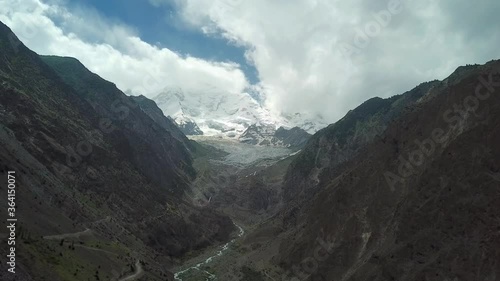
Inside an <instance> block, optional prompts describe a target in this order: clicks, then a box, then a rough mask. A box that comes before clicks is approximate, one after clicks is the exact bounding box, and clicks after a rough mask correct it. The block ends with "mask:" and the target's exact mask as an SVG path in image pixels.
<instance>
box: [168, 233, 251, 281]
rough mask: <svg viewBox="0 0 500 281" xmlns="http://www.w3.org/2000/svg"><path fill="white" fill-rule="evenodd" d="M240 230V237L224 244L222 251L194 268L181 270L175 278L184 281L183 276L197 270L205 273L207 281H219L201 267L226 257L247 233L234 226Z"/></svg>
mask: <svg viewBox="0 0 500 281" xmlns="http://www.w3.org/2000/svg"><path fill="white" fill-rule="evenodd" d="M234 225H235V226H236V227H237V228H238V229H239V233H238V237H237V238H234V239H232V240H231V241H229V242H227V243H226V244H224V245H223V246H222V247H221V249H220V250H219V251H217V252H216V254H214V255H212V256H210V257H208V258H207V259H206V260H204V261H202V262H200V263H198V264H196V265H194V266H191V267H188V268H186V269H184V270H181V271H179V272H177V273H175V274H174V278H175V280H178V281H183V279H182V278H181V276H182V275H184V274H186V273H188V272H189V271H191V270H197V271H202V272H203V273H205V274H206V275H207V277H206V279H205V280H206V281H213V280H217V276H215V275H214V274H212V273H210V272H208V271H206V270H202V269H201V267H202V266H203V265H207V264H209V263H211V262H213V261H214V259H216V258H217V257H220V256H222V255H224V253H225V252H226V251H227V250H228V249H229V246H231V244H233V243H234V242H235V241H236V239H238V238H241V237H242V236H243V235H244V234H245V231H244V230H243V228H242V227H241V226H239V225H237V224H234Z"/></svg>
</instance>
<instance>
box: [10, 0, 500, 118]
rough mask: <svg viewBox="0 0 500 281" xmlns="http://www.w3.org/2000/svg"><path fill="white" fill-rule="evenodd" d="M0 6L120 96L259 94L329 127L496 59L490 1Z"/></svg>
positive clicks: (31, 2) (91, 1) (497, 41)
mask: <svg viewBox="0 0 500 281" xmlns="http://www.w3.org/2000/svg"><path fill="white" fill-rule="evenodd" d="M1 2H2V8H1V9H0V20H1V21H2V22H4V23H5V24H7V25H8V26H9V27H11V28H12V29H13V31H14V32H15V33H16V34H17V36H18V37H19V38H20V39H21V41H22V42H23V43H25V44H26V45H27V46H28V47H29V48H31V49H32V50H34V51H35V52H37V53H40V54H51V55H60V56H71V57H76V58H77V59H79V60H80V61H81V62H82V63H83V64H84V65H85V66H87V67H88V68H89V69H90V70H91V71H93V72H95V73H97V74H99V75H100V76H101V77H103V78H105V79H107V80H109V81H112V82H114V83H115V84H116V85H117V86H118V87H119V88H120V89H121V90H123V91H124V92H127V93H129V94H144V95H146V96H148V97H151V98H153V97H155V96H156V95H158V94H159V93H160V92H161V91H163V90H164V89H167V88H171V87H177V88H182V89H186V90H189V91H191V92H197V93H203V94H204V95H207V94H208V93H213V94H214V95H216V94H218V93H221V92H224V93H226V94H227V93H236V94H237V93H239V94H241V93H249V94H251V95H253V93H257V95H258V96H259V97H261V98H262V103H261V104H262V106H263V107H265V109H267V110H269V111H270V112H273V113H274V114H277V115H278V114H280V115H283V116H295V115H294V114H295V113H297V112H299V113H301V114H302V115H303V116H304V115H306V114H307V115H308V116H309V117H308V118H310V119H311V120H319V119H321V117H320V116H323V117H324V119H325V121H327V122H328V123H332V122H335V121H336V120H338V119H339V118H341V117H342V116H344V115H345V113H346V112H348V111H349V110H350V109H353V108H355V107H356V106H358V105H359V104H361V103H362V102H364V101H366V100H367V99H369V98H371V97H374V96H379V97H389V96H392V95H397V94H401V93H404V92H405V91H408V90H410V89H412V88H413V87H415V86H416V85H418V84H420V83H422V82H425V81H430V80H434V79H444V78H446V77H447V76H448V75H450V74H451V73H452V72H453V71H454V70H455V69H456V68H457V67H459V66H461V65H465V64H474V63H485V62H487V61H489V60H492V59H499V58H500V51H499V49H498V46H499V45H500V33H499V32H498V30H500V21H499V20H498V11H499V10H500V1H498V0H484V1H482V3H481V5H477V4H475V3H473V2H471V1H470V0H440V1H435V0H419V1H411V0H293V1H285V0H276V1H274V0H273V1H270V0H252V1H250V0H123V1H120V0H1ZM151 3H156V4H158V5H157V6H158V7H156V6H154V5H152V4H151ZM172 3H175V6H172V5H173V4H172ZM391 3H392V4H391ZM394 3H396V7H397V9H394ZM89 9H91V10H89ZM94 11H97V12H94ZM229 42H231V43H229ZM233 42H234V43H233ZM242 46H244V47H242ZM245 58H249V60H250V61H251V62H252V65H249V64H248V63H247V61H246V59H245ZM231 62H234V63H231ZM257 73H258V75H257ZM254 96H256V95H254Z"/></svg>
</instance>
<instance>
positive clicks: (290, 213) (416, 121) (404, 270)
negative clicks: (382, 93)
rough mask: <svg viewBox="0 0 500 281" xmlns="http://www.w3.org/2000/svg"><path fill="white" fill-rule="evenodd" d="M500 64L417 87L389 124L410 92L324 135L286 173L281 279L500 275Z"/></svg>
mask: <svg viewBox="0 0 500 281" xmlns="http://www.w3.org/2000/svg"><path fill="white" fill-rule="evenodd" d="M499 71H500V61H492V62H490V63H488V64H486V65H484V66H469V67H463V68H459V69H458V70H457V72H455V73H454V74H453V75H452V76H450V78H449V79H446V80H445V81H443V82H432V86H431V87H429V86H430V85H423V86H422V85H421V86H419V87H417V88H416V89H414V90H413V91H411V92H409V93H410V95H412V94H411V93H412V92H413V95H414V96H413V97H412V98H411V100H417V102H414V101H413V102H412V103H411V104H410V107H409V108H408V109H407V110H404V111H400V110H399V113H397V114H396V115H394V114H393V115H392V116H394V117H395V118H392V121H391V120H388V121H384V120H387V119H391V118H387V116H388V115H387V113H390V112H391V110H392V109H394V102H395V101H397V99H401V98H406V97H405V95H403V96H402V97H399V98H397V97H396V98H393V99H390V100H389V101H390V102H389V101H387V100H386V101H383V100H371V101H368V102H367V103H365V104H363V105H362V106H361V107H360V108H358V109H356V110H354V111H353V112H350V113H349V114H348V115H347V116H346V117H345V118H344V119H343V120H341V121H339V122H338V123H336V124H334V125H331V126H330V127H329V128H327V129H325V130H323V131H320V132H319V133H318V134H316V135H315V136H314V137H313V139H312V140H311V141H310V142H309V144H308V146H307V147H306V148H305V149H304V150H303V152H302V153H301V154H300V155H299V156H298V158H297V160H296V161H294V164H292V166H291V168H290V169H289V171H288V179H287V180H288V183H287V184H286V185H285V190H284V192H285V193H286V194H288V195H287V196H286V198H288V200H289V205H288V206H287V211H286V213H287V214H286V215H285V216H283V220H282V223H283V224H284V229H285V230H286V231H285V232H281V236H280V237H281V238H280V239H278V241H281V242H279V244H280V246H279V251H276V252H275V254H276V256H275V257H274V260H273V262H274V263H275V264H279V265H280V266H281V267H282V268H284V269H286V270H287V272H285V273H282V275H281V276H282V277H283V279H282V280H289V279H292V278H297V279H298V280H402V281H406V280H436V281H437V280H497V279H498V276H500V267H499V266H498V265H499V260H500V252H499V251H498V249H500V244H499V241H500V240H499V239H498V236H499V229H500V221H499V220H498V214H499V213H500V209H499V206H500V195H499V189H498V188H499V186H500V162H499V161H500V149H499V147H498V145H496V144H497V143H498V142H499V141H500V127H499V124H500V99H499V95H498V92H499V91H500V72H499ZM422 87H423V88H422ZM406 95H408V93H407V94H406ZM359 109H363V110H361V111H360V110H359ZM370 109H374V110H375V111H376V112H379V114H380V112H382V113H383V114H381V115H379V117H378V118H376V120H378V122H375V124H373V120H374V119H373V116H374V115H373V112H374V111H373V110H370ZM381 120H382V122H381ZM365 122H368V123H365ZM363 123H365V124H373V125H371V126H369V127H368V128H367V127H366V126H363ZM347 125H349V126H348V127H347V128H350V130H351V131H350V130H345V129H344V130H343V128H344V126H347ZM361 128H365V129H364V132H365V133H364V134H357V133H355V132H356V131H357V130H360V129H361ZM384 128H385V130H384ZM367 129H368V131H367ZM353 131H354V133H351V134H347V135H346V132H353ZM366 132H367V133H366ZM366 136H368V137H366ZM359 137H363V138H364V139H361V141H359ZM357 138H358V141H357V142H356V139H357ZM339 148H342V149H339ZM320 149H322V150H323V151H324V152H325V154H324V155H323V156H319V155H320V153H319V152H318V151H320ZM346 149H347V150H348V153H345V151H346ZM311 175H313V177H311ZM293 182H295V183H297V184H298V186H299V187H296V186H293V184H292V183H293ZM294 196H295V197H296V196H299V197H300V200H302V201H294V200H293V198H294ZM292 202H299V203H298V204H294V203H292ZM280 280H281V279H280Z"/></svg>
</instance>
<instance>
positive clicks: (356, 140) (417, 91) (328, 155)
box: [284, 81, 438, 201]
mask: <svg viewBox="0 0 500 281" xmlns="http://www.w3.org/2000/svg"><path fill="white" fill-rule="evenodd" d="M437 84H438V82H437V81H433V82H428V83H423V84H421V85H419V86H417V87H416V88H414V89H413V90H411V91H409V92H406V93H404V94H402V95H398V96H394V97H391V98H388V99H381V98H372V99H370V100H368V101H366V102H364V103H363V104H361V105H360V106H359V107H357V108H355V109H354V110H351V111H349V112H348V113H347V115H346V116H345V117H344V118H342V119H341V120H339V121H338V122H336V123H334V124H332V125H330V126H328V127H327V128H325V129H322V130H320V131H319V132H318V133H316V134H315V135H314V136H312V137H311V139H310V140H309V141H308V143H307V145H306V146H305V147H304V149H303V151H302V152H301V153H300V154H299V155H298V157H297V159H295V160H294V162H293V163H292V164H291V168H290V169H289V171H288V173H287V175H286V179H285V187H284V196H285V201H290V200H292V199H294V200H298V201H302V200H305V199H309V198H311V197H313V196H314V195H315V194H316V192H317V191H318V190H319V189H320V188H319V187H320V186H321V185H322V181H323V182H325V181H326V182H328V181H329V180H330V178H329V175H331V174H334V173H335V171H336V169H337V167H338V166H339V165H341V164H342V163H344V162H346V161H348V160H350V159H352V158H353V157H354V156H356V155H357V153H358V152H359V150H360V148H362V147H363V146H364V145H365V144H367V143H369V142H371V141H373V140H374V139H375V138H376V137H377V136H380V135H381V134H382V133H383V132H384V130H385V129H386V127H387V126H388V124H389V123H390V122H392V121H393V120H394V119H395V118H397V117H398V116H400V115H401V114H403V112H404V111H405V110H406V108H407V107H409V106H411V105H413V104H415V103H416V102H417V101H418V100H419V99H420V98H421V97H423V96H424V95H425V94H427V93H428V92H429V91H430V90H431V89H432V88H433V87H435V86H436V85H437Z"/></svg>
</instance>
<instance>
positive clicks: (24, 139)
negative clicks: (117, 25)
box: [0, 23, 234, 280]
mask: <svg viewBox="0 0 500 281" xmlns="http://www.w3.org/2000/svg"><path fill="white" fill-rule="evenodd" d="M0 50H1V53H2V56H1V57H0V143H1V145H0V162H1V163H0V169H1V170H0V172H1V173H2V174H5V173H6V172H7V171H11V170H12V171H16V175H17V177H18V179H17V181H18V197H17V200H18V202H17V203H18V206H19V207H18V210H17V214H18V220H19V224H18V230H19V234H18V244H17V245H18V254H19V262H18V269H19V272H23V273H22V275H20V276H26V278H25V279H26V280H87V279H89V278H92V280H94V279H97V280H117V279H119V278H120V277H123V276H127V275H132V274H133V273H134V271H136V270H138V269H137V266H135V267H136V268H134V265H136V264H137V260H140V261H141V268H143V270H144V276H147V277H146V278H147V279H148V280H165V278H167V279H168V278H171V277H172V276H171V274H170V273H169V272H168V271H167V270H166V268H168V267H169V266H170V265H172V264H173V262H174V261H175V258H176V257H180V256H182V255H184V254H185V253H187V252H189V251H192V250H196V249H199V248H202V247H205V246H207V245H209V244H210V243H213V242H215V243H216V242H217V241H220V242H222V241H226V240H227V239H228V238H229V234H230V232H231V231H232V230H234V226H233V224H232V222H231V221H230V219H229V218H227V217H223V216H220V215H218V214H216V213H214V212H212V211H210V210H202V209H200V208H197V207H194V206H192V205H190V204H189V203H188V202H186V201H184V200H183V199H182V198H183V195H184V191H185V189H186V188H187V186H188V185H189V183H190V181H192V180H193V179H194V178H195V176H196V175H195V171H194V169H193V167H192V156H191V153H190V150H189V149H188V147H189V143H186V139H185V137H184V136H183V135H182V134H180V133H179V132H178V130H177V129H176V128H175V125H173V124H172V123H171V122H169V120H168V119H166V118H156V117H158V116H156V117H155V116H153V115H149V114H147V113H146V112H145V111H144V110H142V109H141V105H140V104H138V103H136V102H135V101H134V100H133V99H131V98H129V97H127V96H126V95H125V94H123V93H122V92H120V91H119V90H118V89H117V88H116V87H115V86H114V85H113V84H112V83H110V82H107V81H105V80H103V79H101V78H100V77H98V76H97V75H95V74H93V73H91V72H90V71H88V70H87V69H86V68H85V67H84V66H83V65H81V64H80V63H79V62H78V61H77V60H75V59H71V58H58V57H42V58H40V57H39V56H38V55H37V54H35V53H33V52H32V51H30V50H28V49H27V48H26V47H25V46H24V45H23V44H22V43H21V42H19V41H18V39H17V37H15V35H14V34H13V33H12V32H11V31H10V29H9V28H8V27H6V26H5V25H3V24H2V23H0ZM2 178H5V177H4V176H2ZM1 186H2V187H3V186H4V185H3V184H2V185H1ZM6 192H7V191H6V190H5V189H2V194H3V195H2V198H7V196H6ZM2 202H5V201H3V199H2ZM4 224H5V222H4ZM57 237H60V238H61V239H59V238H57ZM52 238H54V239H52ZM6 245H7V244H6V243H2V250H6V249H4V247H5V246H6ZM1 274H5V271H2V273H1ZM6 278H10V277H7V276H2V278H1V279H2V280H9V279H6Z"/></svg>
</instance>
